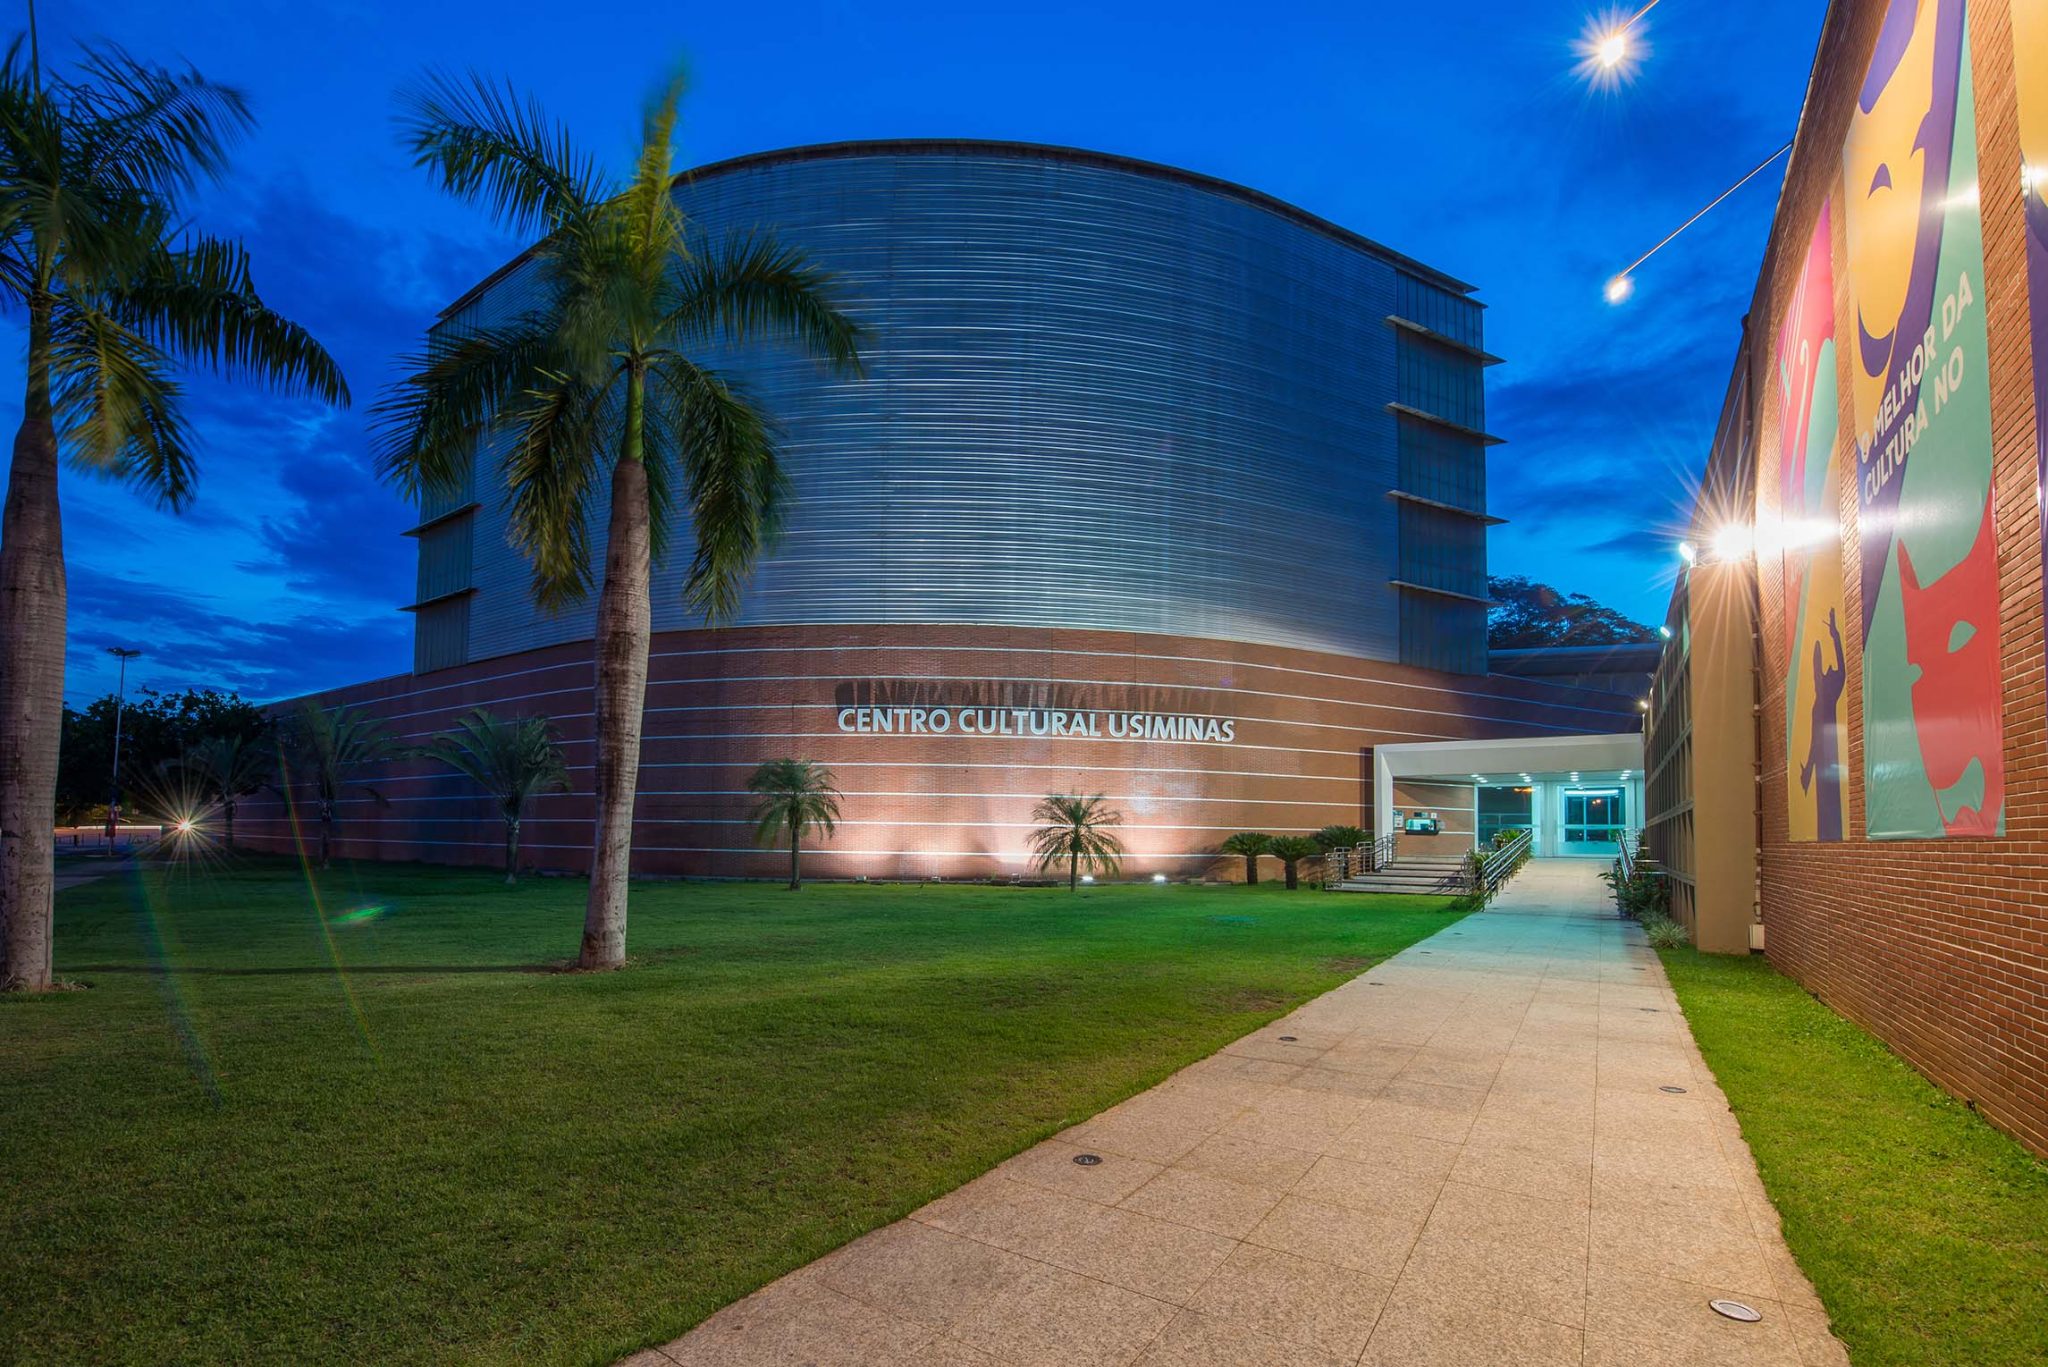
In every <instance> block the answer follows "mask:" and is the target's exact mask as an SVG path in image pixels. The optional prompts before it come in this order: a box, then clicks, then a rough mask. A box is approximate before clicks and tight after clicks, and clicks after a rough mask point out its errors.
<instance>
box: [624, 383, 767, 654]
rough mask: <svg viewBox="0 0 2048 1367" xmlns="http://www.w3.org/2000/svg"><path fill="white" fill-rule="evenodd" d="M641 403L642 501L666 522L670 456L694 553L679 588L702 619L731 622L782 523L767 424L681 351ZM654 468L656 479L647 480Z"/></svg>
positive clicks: (671, 493)
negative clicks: (644, 432) (644, 416)
mask: <svg viewBox="0 0 2048 1367" xmlns="http://www.w3.org/2000/svg"><path fill="white" fill-rule="evenodd" d="M654 379H655V384H654V385H653V386H652V387H651V388H652V390H653V394H652V395H651V397H652V398H653V399H654V401H653V402H650V403H649V405H648V416H649V419H650V421H649V423H648V433H649V439H648V450H649V454H650V457H651V459H650V460H649V463H648V470H649V477H650V482H649V489H648V494H649V499H650V501H653V500H656V499H657V498H658V499H659V502H655V503H654V506H653V512H654V516H655V521H656V525H660V524H662V523H663V522H665V521H667V520H669V519H668V513H669V510H670V505H671V502H672V500H673V497H674V491H673V489H672V488H671V486H670V485H669V484H668V482H667V479H666V469H665V467H666V465H667V464H668V462H670V461H673V462H674V464H675V466H676V467H677V469H678V471H679V473H680V474H681V476H682V485H683V491H684V492H685V493H686V495H687V499H688V503H689V507H690V524H691V529H692V531H693V532H694V533H695V538H696V551H695V554H694V557H693V559H692V561H691V564H690V573H689V577H688V578H687V579H686V580H685V581H684V585H683V595H684V598H685V600H686V601H688V602H689V603H690V604H691V605H692V606H693V607H695V608H697V609H698V610H699V611H700V612H702V613H703V615H704V618H705V620H706V621H708V622H712V623H719V622H725V621H729V620H731V618H732V616H733V615H734V613H736V612H737V611H738V610H739V603H740V594H741V592H742V591H743V589H744V588H745V585H746V580H747V576H748V575H749V574H751V573H752V571H753V569H754V566H755V564H756V563H757V562H758V561H759V559H760V557H761V555H762V553H763V552H764V551H765V550H766V549H767V547H769V546H770V545H772V544H773V543H774V540H775V538H776V536H777V535H778V534H779V533H780V531H781V528H782V514H783V507H784V502H785V500H786V497H787V495H788V491H789V477H788V475H787V474H786V473H784V471H783V468H782V462H781V458H780V456H779V454H778V452H777V450H776V446H775V441H774V437H773V435H772V433H771V432H770V431H769V428H768V424H767V423H766V421H764V420H763V418H762V417H761V414H760V413H759V411H758V410H756V409H755V408H754V406H753V405H752V404H751V403H749V402H748V401H747V399H746V397H745V396H744V395H742V394H740V393H738V392H737V391H735V390H734V388H733V387H732V385H731V384H730V383H729V382H728V381H727V380H726V379H725V378H724V377H723V376H721V375H719V374H718V373H717V372H715V371H712V370H707V369H705V368H704V367H702V366H698V365H694V364H692V363H690V362H687V361H684V360H682V359H681V358H680V357H670V358H667V359H666V360H664V361H663V362H662V363H661V364H660V365H659V366H658V367H657V368H656V369H655V371H654ZM657 468H661V469H662V474H663V480H662V482H661V483H660V485H659V486H657V485H656V484H655V482H654V480H655V474H656V471H657Z"/></svg>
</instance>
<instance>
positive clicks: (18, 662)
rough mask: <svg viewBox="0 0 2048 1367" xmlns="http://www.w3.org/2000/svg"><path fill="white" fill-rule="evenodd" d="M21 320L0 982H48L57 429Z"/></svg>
mask: <svg viewBox="0 0 2048 1367" xmlns="http://www.w3.org/2000/svg"><path fill="white" fill-rule="evenodd" d="M48 326H49V323H48V315H47V312H45V311H41V310H39V311H37V314H36V316H32V317H31V319H30V329H29V333H30V347H29V352H30V356H29V382H28V392H27V395H26V396H25V398H24V401H23V404H22V420H21V427H20V430H18V431H17V432H16V433H15V436H14V463H13V465H12V467H11V468H10V470H9V472H8V476H7V505H6V510H5V512H4V513H0V988H17V989H23V990H27V991H32V992H41V991H45V990H47V989H48V988H49V987H50V984H51V958H50V922H51V914H52V899H53V898H54V897H55V895H56V877H55V866H54V860H55V857H56V849H55V841H56V832H55V829H54V825H55V822H56V806H57V742H58V738H59V737H60V736H61V735H62V734H63V723H64V615H65V607H66V602H65V585H64V530H63V522H62V519H61V517H60V514H59V509H58V503H57V432H56V428H55V426H54V425H53V423H52V421H51V415H50V383H49V371H48V367H47V366H46V364H45V363H44V362H43V361H42V359H41V358H42V354H43V350H44V346H45V345H46V344H45V342H44V340H43V339H44V338H45V337H46V336H47V332H48Z"/></svg>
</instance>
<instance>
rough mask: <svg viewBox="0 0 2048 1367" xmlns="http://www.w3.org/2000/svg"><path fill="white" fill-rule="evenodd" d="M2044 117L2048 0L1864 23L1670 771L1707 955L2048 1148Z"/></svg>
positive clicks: (1669, 818)
mask: <svg viewBox="0 0 2048 1367" xmlns="http://www.w3.org/2000/svg"><path fill="white" fill-rule="evenodd" d="M2044 120H2048V3H2044V2H2043V0H1968V3H1967V4H1966V3H1965V0H1891V3H1889V4H1886V3H1879V2H1878V0H1858V2H1856V3H1850V2H1848V0H1840V2H1838V3H1836V4H1834V5H1833V6H1832V8H1831V10H1830V12H1829V14H1828V16H1827V20H1826V24H1825V27H1824V30H1823V32H1822V36H1821V41H1820V49H1819V52H1818V54H1817V56H1816V59H1815V62H1814V67H1813V76H1812V82H1811V86H1810V88H1809V90H1808V94H1807V100H1806V105H1805V109H1804V112H1803V114H1802V117H1801V120H1800V124H1799V130H1798V136H1797V140H1796V142H1795V144H1794V146H1793V149H1792V152H1791V159H1790V163H1789V165H1788V167H1787V169H1786V173H1785V183H1784V189H1783V192H1782V196H1781V199H1780V202H1779V206H1778V211H1777V216H1776V220H1775V223H1774V225H1773V228H1772V232H1771V236H1770V240H1769V244H1768V247H1767V249H1766V252H1765V256H1764V260H1763V264H1762V269H1761V273H1760V275H1759V277H1758V280H1757V285H1756V292H1755V296H1754V301H1753V303H1752V305H1751V309H1750V313H1749V315H1748V318H1747V320H1746V321H1745V324H1744V327H1743V330H1742V334H1741V338H1740V344H1739V346H1738V349H1737V362H1736V367H1735V373H1734V376H1733V378H1732V380H1731V383H1730V386H1729V391H1728V398H1727V402H1726V406H1725V408H1724V411H1723V415H1722V423H1721V430H1720V435H1719V438H1718V439H1717V441H1716V444H1715V448H1714V450H1713V453H1712V456H1711V458H1710V461H1709V463H1708V468H1707V473H1706V478H1705V481H1704V484H1703V489H1702V493H1701V496H1700V503H1699V511H1698V514H1697V516H1696V519H1695V523H1694V526H1693V530H1692V535H1691V538H1690V542H1689V544H1688V546H1687V547H1686V552H1687V554H1688V556H1689V558H1690V559H1691V560H1692V562H1693V563H1692V565H1691V567H1690V568H1689V569H1688V570H1687V571H1686V573H1685V575H1684V576H1683V578H1682V579H1681V582H1680V585H1679V589H1678V592H1677V594H1676V595H1675V596H1674V598H1673V602H1672V609H1671V616H1670V618H1669V620H1668V622H1667V626H1669V627H1670V629H1671V630H1672V632H1673V639H1672V642H1671V644H1670V645H1669V647H1668V648H1667V649H1666V652H1665V658H1664V660H1663V662H1662V664H1661V665H1660V668H1659V671H1658V674H1657V678H1656V684H1655V688H1654V691H1653V694H1652V700H1653V708H1652V712H1651V719H1650V726H1649V732H1648V739H1647V758H1646V771H1647V774H1648V779H1649V796H1648V799H1647V806H1648V818H1649V827H1648V829H1649V837H1650V842H1651V845H1652V848H1653V852H1654V853H1655V854H1656V855H1657V856H1658V857H1659V858H1660V859H1661V860H1662V861H1663V862H1664V863H1665V864H1666V865H1667V866H1668V868H1669V869H1670V870H1671V873H1672V877H1673V881H1674V884H1675V894H1676V896H1675V901H1676V904H1677V907H1678V910H1679V912H1680V914H1681V915H1682V916H1683V917H1684V918H1685V919H1686V920H1688V921H1689V922H1690V923H1691V924H1692V925H1693V926H1694V928H1695V933H1696V935H1697V938H1698V940H1699V942H1700V944H1701V945H1702V947H1704V948H1710V949H1719V950H1724V951H1739V950H1742V949H1744V948H1747V947H1749V946H1752V945H1754V946H1757V947H1760V948H1762V949H1763V950H1764V952H1765V953H1767V954H1768V955H1769V956H1770V958H1771V960H1772V961H1773V962H1774V963H1776V964H1777V965H1778V966H1779V967H1781V968H1783V969H1784V970H1785V971H1786V972H1787V973H1789V974H1791V975H1792V976H1794V977H1795V978H1797V979H1798V980H1799V981H1800V982H1801V983H1803V984H1804V985H1805V986H1807V987H1808V988H1810V989H1811V990H1812V991H1814V992H1815V993H1817V994H1818V995H1819V996H1820V997H1821V998H1822V999H1824V1000H1825V1001H1827V1002H1828V1003H1829V1004H1830V1005H1832V1006H1833V1007H1835V1008H1836V1009H1838V1010H1840V1011H1841V1012H1843V1013H1844V1014H1845V1015H1847V1016H1849V1017H1851V1018H1852V1019H1854V1020H1856V1021H1858V1022H1859V1023H1861V1024H1863V1025H1865V1026H1867V1027H1868V1028H1870V1029H1871V1030H1872V1031H1874V1032H1875V1033H1876V1034H1878V1035H1879V1036H1880V1037H1882V1038H1883V1039H1884V1040H1885V1041H1886V1042H1887V1043H1889V1044H1891V1045H1892V1046H1893V1047H1894V1048H1895V1049H1897V1050H1898V1051H1899V1052H1900V1053H1901V1054H1902V1055H1904V1056H1905V1057H1906V1058H1907V1059H1909V1060H1910V1061H1912V1062H1913V1063H1914V1064H1915V1065H1916V1066H1917V1067H1919V1068H1920V1069H1922V1070H1923V1071H1924V1072H1926V1073H1927V1074H1928V1075H1929V1076H1930V1077H1932V1078H1934V1079H1935V1080H1936V1081H1938V1082H1939V1083H1941V1084H1942V1085H1943V1086H1944V1087H1946V1088H1948V1089H1949V1090H1951V1091H1953V1092H1955V1093H1956V1094H1957V1095H1959V1096H1962V1097H1964V1098H1966V1099H1968V1100H1969V1101H1970V1102H1972V1103H1973V1104H1974V1105H1976V1106H1977V1107H1978V1108H1979V1109H1981V1110H1982V1111H1983V1112H1984V1114H1986V1115H1987V1116H1988V1117H1990V1118H1991V1119H1992V1120H1994V1121H1995V1122H1996V1123H1998V1124H1999V1125H2001V1126H2002V1127H2004V1128H2006V1129H2008V1130H2010V1131H2011V1132H2012V1133H2014V1134H2016V1135H2018V1136H2019V1137H2020V1138H2021V1139H2023V1140H2024V1141H2025V1142H2026V1143H2028V1144H2029V1145H2030V1146H2032V1147H2033V1148H2035V1149H2036V1150H2039V1151H2042V1152H2048V894H2044V892H2043V889H2042V883H2041V873H2040V871H2041V868H2042V861H2043V855H2044V854H2048V706H2044V694H2043V639H2042V588H2043V585H2042V554H2043V540H2042V506H2043V505H2042V488H2043V485H2042V474H2043V468H2044V466H2043V454H2044V450H2048V447H2044V444H2043V435H2042V433H2043V418H2042V409H2041V405H2042V400H2043V379H2042V377H2043V374H2044V364H2048V357H2044V355H2043V350H2044V348H2043V339H2044V337H2048V326H2044V321H2043V320H2044V318H2048V204H2044V200H2043V194H2044V191H2048V124H2044ZM2030 255H2031V258H2032V260H2031V268H2030Z"/></svg>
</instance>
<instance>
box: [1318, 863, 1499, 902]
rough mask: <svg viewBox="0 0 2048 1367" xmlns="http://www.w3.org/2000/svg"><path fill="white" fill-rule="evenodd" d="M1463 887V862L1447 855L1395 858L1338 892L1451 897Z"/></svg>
mask: <svg viewBox="0 0 2048 1367" xmlns="http://www.w3.org/2000/svg"><path fill="white" fill-rule="evenodd" d="M1466 887H1467V879H1466V874H1465V861H1464V860H1462V859H1457V858H1453V857H1450V856H1448V855H1434V856H1420V855H1417V856H1407V855H1403V856H1397V857H1396V858H1395V859H1394V860H1393V862H1391V863H1389V864H1387V865H1385V866H1384V867H1382V868H1379V869H1375V870H1374V871H1373V872H1371V873H1359V874H1353V875H1352V876H1351V877H1349V878H1347V879H1345V880H1344V881H1343V882H1341V883H1339V884H1337V889H1336V890H1337V891H1338V892H1409V893H1416V892H1420V893H1434V894H1438V895H1443V896H1451V895H1455V894H1457V893H1461V892H1464V891H1465V890H1466Z"/></svg>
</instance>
